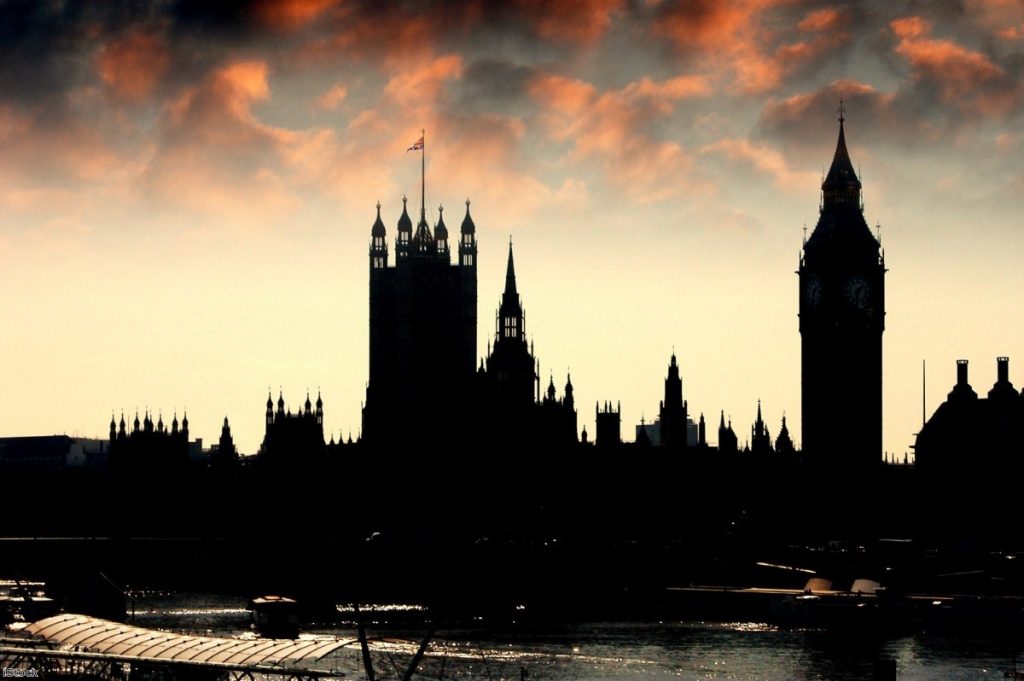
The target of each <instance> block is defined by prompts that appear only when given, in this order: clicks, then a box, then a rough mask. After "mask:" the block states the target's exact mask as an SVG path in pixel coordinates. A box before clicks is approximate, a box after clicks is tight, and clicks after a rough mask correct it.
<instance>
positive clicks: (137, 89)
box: [96, 33, 170, 101]
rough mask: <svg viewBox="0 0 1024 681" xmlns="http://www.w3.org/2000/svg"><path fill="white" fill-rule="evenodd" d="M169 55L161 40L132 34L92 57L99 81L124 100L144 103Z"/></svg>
mask: <svg viewBox="0 0 1024 681" xmlns="http://www.w3.org/2000/svg"><path fill="white" fill-rule="evenodd" d="M169 64H170V55H169V52H168V50H167V47H166V46H165V45H164V42H163V40H162V39H161V38H160V37H159V36H157V35H154V34H151V33H133V34H131V35H129V36H127V37H124V38H120V39H118V40H115V41H112V42H110V43H107V44H106V45H105V46H104V47H103V49H101V50H100V53H99V54H98V55H97V57H96V68H97V70H98V71H99V75H100V78H101V79H102V80H103V82H104V83H105V84H106V85H107V87H109V88H110V89H111V90H113V92H114V93H115V94H117V95H118V96H119V97H121V98H122V99H125V100H129V101H139V100H141V99H144V98H145V97H146V96H147V95H148V94H149V93H150V92H151V91H152V90H153V88H154V87H155V86H156V84H157V83H158V82H159V81H160V79H161V78H162V77H163V75H164V73H165V72H166V71H167V67H168V66H169Z"/></svg>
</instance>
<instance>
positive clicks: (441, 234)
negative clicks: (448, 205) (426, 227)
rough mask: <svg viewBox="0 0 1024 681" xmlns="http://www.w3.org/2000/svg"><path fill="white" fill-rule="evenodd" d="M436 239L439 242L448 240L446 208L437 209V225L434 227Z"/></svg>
mask: <svg viewBox="0 0 1024 681" xmlns="http://www.w3.org/2000/svg"><path fill="white" fill-rule="evenodd" d="M434 238H435V239H437V240H438V241H440V240H442V239H444V240H447V239H448V227H447V226H446V225H445V224H444V206H438V207H437V225H436V226H435V227H434Z"/></svg>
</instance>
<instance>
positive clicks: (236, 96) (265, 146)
mask: <svg viewBox="0 0 1024 681" xmlns="http://www.w3.org/2000/svg"><path fill="white" fill-rule="evenodd" d="M267 75H268V69H267V65H266V63H264V62H262V61H243V62H236V63H233V64H229V65H226V66H223V67H221V68H218V69H217V70H215V71H213V72H212V73H210V74H209V75H208V76H207V77H206V78H205V79H204V80H203V81H202V82H201V83H200V84H199V85H198V86H196V87H193V88H190V89H189V90H187V91H185V92H184V93H183V94H182V95H181V96H179V97H178V98H177V99H175V100H174V101H172V102H170V103H169V104H168V105H167V107H166V110H165V113H164V116H163V119H162V121H161V126H160V135H159V138H158V139H157V140H156V142H155V148H154V149H153V152H152V157H151V158H150V159H149V162H148V164H147V166H146V169H145V174H144V176H143V185H144V187H145V188H146V189H147V190H148V191H149V192H150V194H152V195H153V196H155V197H158V198H160V199H161V200H163V201H165V202H167V203H168V204H171V205H176V206H180V207H185V208H188V209H192V210H197V211H200V212H203V213H212V214H216V215H218V216H223V217H224V219H225V220H230V221H233V222H235V223H244V222H246V221H249V222H251V223H252V224H254V225H257V224H266V222H267V221H268V220H269V219H271V218H272V217H273V216H275V215H276V216H279V215H282V214H284V213H285V212H287V211H289V210H294V209H295V208H296V206H297V205H298V200H297V198H296V196H295V195H294V192H293V188H292V186H291V179H290V178H289V177H286V176H284V175H283V174H282V166H283V164H284V162H285V159H286V152H287V150H288V148H289V147H290V146H293V145H296V144H298V143H299V141H300V138H301V137H302V134H301V133H299V132H296V131H291V130H286V129H281V128H275V127H272V126H268V125H266V124H264V123H263V122H262V121H260V120H259V119H258V117H257V116H256V115H255V113H254V112H253V110H252V107H253V105H254V104H256V103H258V102H261V101H265V100H267V99H269V98H270V86H269V83H268V81H267Z"/></svg>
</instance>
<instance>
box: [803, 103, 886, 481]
mask: <svg viewBox="0 0 1024 681" xmlns="http://www.w3.org/2000/svg"><path fill="white" fill-rule="evenodd" d="M843 121H844V118H843V116H842V107H840V117H839V140H838V142H837V144H836V151H835V156H834V157H833V159H832V165H831V167H830V168H829V171H828V174H827V175H826V176H825V180H824V182H822V185H821V211H820V215H819V218H818V224H817V225H816V226H815V228H814V232H813V233H812V234H811V236H810V238H809V239H807V240H806V242H805V243H804V247H803V254H802V257H801V258H800V269H799V272H798V274H799V277H800V336H801V380H802V395H801V403H802V408H803V451H804V453H805V454H809V455H810V456H812V457H815V458H816V460H817V461H818V462H819V463H827V464H829V465H834V466H836V467H838V468H841V469H844V470H846V471H854V470H859V471H866V470H868V469H871V468H874V467H876V466H878V465H880V464H881V460H882V331H883V330H884V328H885V260H884V254H882V253H881V251H880V248H881V247H880V244H879V242H878V241H877V240H876V239H875V237H874V235H872V234H871V230H870V229H869V228H868V225H867V223H866V222H865V220H864V206H863V202H862V199H861V183H860V180H858V179H857V175H856V173H855V172H854V169H853V164H852V163H851V162H850V155H849V153H848V151H847V149H846V137H845V133H844V130H843Z"/></svg>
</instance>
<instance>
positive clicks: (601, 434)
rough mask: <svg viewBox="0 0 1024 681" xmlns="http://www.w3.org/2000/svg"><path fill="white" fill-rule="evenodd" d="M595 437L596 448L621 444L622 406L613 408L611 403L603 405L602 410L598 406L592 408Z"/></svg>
mask: <svg viewBox="0 0 1024 681" xmlns="http://www.w3.org/2000/svg"><path fill="white" fill-rule="evenodd" d="M594 411H595V414H596V416H595V419H596V421H597V423H596V424H595V432H596V437H595V440H594V444H595V446H597V447H617V446H618V445H620V444H622V405H619V406H617V407H613V406H612V403H611V402H605V403H604V409H601V405H600V404H596V405H595V406H594Z"/></svg>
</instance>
